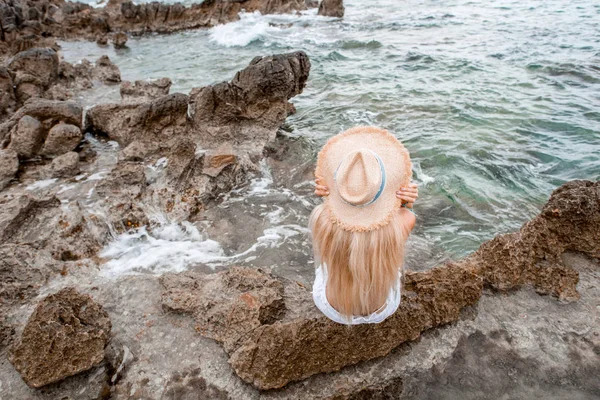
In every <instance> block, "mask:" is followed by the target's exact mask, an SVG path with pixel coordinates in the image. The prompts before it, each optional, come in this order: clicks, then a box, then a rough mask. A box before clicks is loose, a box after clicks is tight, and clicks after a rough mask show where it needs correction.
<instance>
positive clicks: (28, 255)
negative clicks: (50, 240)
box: [0, 244, 59, 304]
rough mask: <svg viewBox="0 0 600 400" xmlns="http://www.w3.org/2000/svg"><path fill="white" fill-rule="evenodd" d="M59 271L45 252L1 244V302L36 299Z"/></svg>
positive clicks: (26, 246) (9, 302)
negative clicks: (48, 281)
mask: <svg viewBox="0 0 600 400" xmlns="http://www.w3.org/2000/svg"><path fill="white" fill-rule="evenodd" d="M58 272H59V268H58V265H57V263H56V261H54V260H53V259H52V257H51V256H50V254H49V253H48V252H46V251H44V250H40V249H36V248H34V247H31V246H28V245H20V244H2V245H0V302H1V303H2V304H12V303H20V302H24V301H26V300H29V299H31V298H33V297H35V296H36V295H37V293H38V290H39V288H40V287H41V286H43V285H44V284H45V283H46V282H47V280H48V278H49V277H50V276H51V275H53V274H58Z"/></svg>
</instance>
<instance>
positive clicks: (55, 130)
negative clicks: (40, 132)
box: [41, 123, 82, 157]
mask: <svg viewBox="0 0 600 400" xmlns="http://www.w3.org/2000/svg"><path fill="white" fill-rule="evenodd" d="M81 138H82V134H81V130H80V129H79V127H77V126H75V125H71V124H64V123H59V124H57V125H54V126H53V127H52V129H50V131H49V132H48V136H47V137H46V141H45V143H44V147H43V148H42V151H41V154H42V155H44V156H48V157H55V156H59V155H61V154H65V153H67V152H70V151H72V150H74V149H75V148H76V147H77V145H78V144H79V142H81Z"/></svg>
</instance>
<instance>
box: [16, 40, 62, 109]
mask: <svg viewBox="0 0 600 400" xmlns="http://www.w3.org/2000/svg"><path fill="white" fill-rule="evenodd" d="M8 69H9V70H10V71H11V72H12V73H13V74H14V85H15V94H16V98H17V100H18V101H19V102H21V103H23V102H24V101H25V100H27V99H29V98H31V97H42V94H43V92H44V91H45V90H46V89H48V88H49V87H50V85H51V84H52V83H53V82H55V81H56V80H57V78H58V54H57V53H56V51H54V50H52V49H48V48H33V49H29V50H26V51H23V52H20V53H19V54H17V55H16V56H15V57H14V58H13V59H12V61H11V62H10V64H8Z"/></svg>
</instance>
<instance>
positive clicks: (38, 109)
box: [0, 99, 83, 144]
mask: <svg viewBox="0 0 600 400" xmlns="http://www.w3.org/2000/svg"><path fill="white" fill-rule="evenodd" d="M26 115H27V116H30V117H33V118H35V119H37V120H38V121H41V122H42V123H43V125H44V127H47V129H50V128H51V127H52V126H54V125H56V124H57V123H59V122H65V123H68V124H72V125H75V126H78V127H81V122H82V118H83V108H82V107H81V105H79V104H77V103H75V102H71V101H56V100H44V99H30V100H28V101H27V102H25V104H24V105H23V107H21V108H19V110H18V111H17V112H16V113H15V114H14V115H13V116H12V117H10V119H9V120H7V121H6V122H4V123H2V124H0V144H1V143H2V142H3V141H6V140H7V139H9V138H10V135H9V134H10V132H11V130H12V129H14V128H15V127H16V125H17V124H18V122H19V121H20V120H21V118H23V117H24V116H26Z"/></svg>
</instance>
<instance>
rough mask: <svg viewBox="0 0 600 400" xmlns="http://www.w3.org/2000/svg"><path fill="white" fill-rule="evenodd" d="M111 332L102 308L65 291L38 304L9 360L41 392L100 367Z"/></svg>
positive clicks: (72, 291) (71, 290)
mask: <svg viewBox="0 0 600 400" xmlns="http://www.w3.org/2000/svg"><path fill="white" fill-rule="evenodd" d="M110 331H111V321H110V318H109V316H108V314H107V313H106V311H104V309H103V308H102V306H101V305H99V304H98V303H96V302H95V301H94V300H93V299H92V298H91V297H90V296H88V295H84V294H80V293H79V292H77V290H75V289H74V288H65V289H62V290H60V291H59V292H57V293H55V294H52V295H49V296H47V297H46V298H45V299H44V300H42V301H41V302H40V303H39V304H38V306H37V307H36V309H35V310H34V312H33V314H32V315H31V317H30V318H29V320H28V321H27V324H26V325H25V329H24V330H23V333H22V334H21V337H20V338H19V339H18V341H17V342H16V343H15V345H14V347H13V348H12V349H11V351H10V354H9V360H10V362H11V363H12V364H13V366H14V367H15V369H16V370H17V371H18V372H19V373H20V374H21V377H22V378H23V380H24V381H25V383H27V385H29V386H31V387H34V388H39V387H42V386H44V385H48V384H50V383H54V382H58V381H61V380H63V379H65V378H67V377H69V376H72V375H75V374H78V373H80V372H82V371H86V370H88V369H90V368H92V367H93V366H95V365H97V364H99V363H100V362H101V361H102V360H103V359H104V348H105V347H106V345H107V344H108V341H109V339H110Z"/></svg>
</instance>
